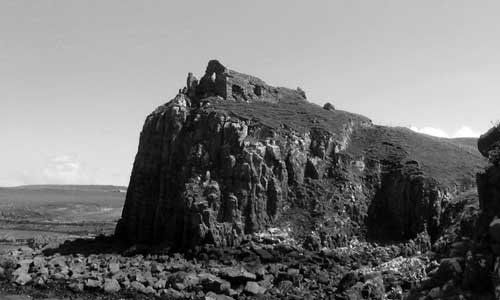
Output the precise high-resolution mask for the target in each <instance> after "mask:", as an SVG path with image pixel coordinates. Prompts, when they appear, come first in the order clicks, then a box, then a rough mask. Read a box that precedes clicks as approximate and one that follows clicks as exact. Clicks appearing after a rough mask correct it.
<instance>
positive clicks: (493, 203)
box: [477, 126, 500, 243]
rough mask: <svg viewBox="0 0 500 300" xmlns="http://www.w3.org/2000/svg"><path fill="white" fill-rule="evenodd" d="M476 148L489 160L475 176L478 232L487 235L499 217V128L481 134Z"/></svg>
mask: <svg viewBox="0 0 500 300" xmlns="http://www.w3.org/2000/svg"><path fill="white" fill-rule="evenodd" d="M478 148H479V151H480V152H481V153H482V154H483V155H484V156H485V157H486V158H488V160H489V165H488V166H487V167H486V169H485V170H484V171H483V172H481V173H479V174H478V175H477V186H478V187H477V188H478V193H479V205H480V208H481V215H480V218H479V226H480V228H479V232H481V233H483V234H485V235H487V233H488V230H487V228H488V225H489V224H490V223H491V222H492V221H493V219H494V218H498V217H500V155H499V154H500V127H499V126H496V127H493V128H492V129H490V130H489V131H488V132H487V133H485V134H483V135H482V136H481V137H480V138H479V140H478ZM497 242H499V243H500V240H499V241H497Z"/></svg>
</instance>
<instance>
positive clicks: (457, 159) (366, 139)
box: [348, 126, 486, 188]
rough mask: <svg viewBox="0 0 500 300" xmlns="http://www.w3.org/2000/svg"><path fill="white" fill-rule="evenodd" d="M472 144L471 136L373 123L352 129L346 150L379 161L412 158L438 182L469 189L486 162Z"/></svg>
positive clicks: (410, 159) (408, 159) (409, 159)
mask: <svg viewBox="0 0 500 300" xmlns="http://www.w3.org/2000/svg"><path fill="white" fill-rule="evenodd" d="M476 141H477V140H476ZM473 143H474V141H473V140H472V139H467V140H457V139H443V138H436V137H432V136H429V135H425V134H420V133H416V132H413V131H412V130H410V129H408V128H403V127H384V126H374V127H371V128H362V129H360V130H358V131H357V132H355V134H354V136H353V140H352V143H351V145H350V147H349V149H348V151H350V152H352V153H356V154H358V155H365V156H367V157H368V158H371V159H376V160H379V161H382V160H387V159H390V160H392V161H394V162H397V161H412V160H414V161H416V162H418V164H419V165H420V168H421V169H422V171H423V172H424V174H426V175H428V176H431V177H433V178H434V179H435V180H437V181H438V182H439V183H441V184H443V185H446V186H449V187H452V186H459V187H461V188H470V187H471V186H474V185H475V177H476V174H477V173H478V172H480V171H481V170H482V169H483V168H484V166H485V165H486V161H485V159H484V158H483V157H482V156H481V154H480V153H479V151H478V150H477V147H476V148H473V147H472V146H471V145H472V144H473Z"/></svg>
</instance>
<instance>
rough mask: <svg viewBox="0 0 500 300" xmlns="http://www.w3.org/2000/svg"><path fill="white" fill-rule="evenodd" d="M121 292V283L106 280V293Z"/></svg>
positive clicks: (114, 280)
mask: <svg viewBox="0 0 500 300" xmlns="http://www.w3.org/2000/svg"><path fill="white" fill-rule="evenodd" d="M120 290H121V287H120V283H119V282H118V281H117V280H116V279H108V278H106V279H104V291H105V292H106V293H117V292H119V291H120Z"/></svg>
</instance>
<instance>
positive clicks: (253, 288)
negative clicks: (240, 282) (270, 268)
mask: <svg viewBox="0 0 500 300" xmlns="http://www.w3.org/2000/svg"><path fill="white" fill-rule="evenodd" d="M244 291H245V292H246V293H248V294H250V295H262V294H264V293H265V292H266V289H265V288H263V287H261V286H260V285H259V284H258V283H257V282H253V281H249V282H247V284H246V285H245V289H244Z"/></svg>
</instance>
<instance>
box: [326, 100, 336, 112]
mask: <svg viewBox="0 0 500 300" xmlns="http://www.w3.org/2000/svg"><path fill="white" fill-rule="evenodd" d="M323 109H326V110H329V111H334V110H335V106H333V104H331V103H330V102H327V103H325V105H323Z"/></svg>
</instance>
